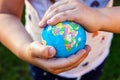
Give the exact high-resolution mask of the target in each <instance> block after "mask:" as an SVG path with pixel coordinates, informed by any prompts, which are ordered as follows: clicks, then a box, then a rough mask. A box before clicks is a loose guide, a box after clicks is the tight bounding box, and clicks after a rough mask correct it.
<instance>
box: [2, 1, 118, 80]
mask: <svg viewBox="0 0 120 80" xmlns="http://www.w3.org/2000/svg"><path fill="white" fill-rule="evenodd" d="M119 5H120V0H115V2H114V6H119ZM24 14H25V12H23V17H22V20H21V21H22V22H23V24H25V19H24ZM111 16H112V14H111ZM119 60H120V34H114V38H113V40H112V45H111V48H110V54H109V56H108V58H107V61H106V64H105V68H104V72H103V74H102V76H101V79H100V80H120V62H119ZM0 80H32V78H31V75H30V73H29V67H28V64H27V63H26V62H24V61H22V60H20V59H18V58H17V57H16V56H15V55H13V54H12V53H11V52H10V51H9V50H8V49H7V48H5V47H4V46H3V45H2V44H1V43H0Z"/></svg>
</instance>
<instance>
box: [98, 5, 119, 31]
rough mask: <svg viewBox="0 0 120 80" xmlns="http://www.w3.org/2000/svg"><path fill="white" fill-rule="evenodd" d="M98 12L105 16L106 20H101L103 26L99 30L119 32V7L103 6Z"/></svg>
mask: <svg viewBox="0 0 120 80" xmlns="http://www.w3.org/2000/svg"><path fill="white" fill-rule="evenodd" d="M100 12H101V13H103V14H104V15H105V17H106V21H105V22H103V23H104V26H102V27H101V30H102V31H109V32H114V33H120V7H111V8H103V9H100ZM101 21H102V20H101Z"/></svg>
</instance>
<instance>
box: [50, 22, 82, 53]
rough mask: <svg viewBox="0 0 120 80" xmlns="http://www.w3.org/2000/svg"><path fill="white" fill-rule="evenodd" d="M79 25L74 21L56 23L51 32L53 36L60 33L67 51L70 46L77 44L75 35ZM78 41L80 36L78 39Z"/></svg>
mask: <svg viewBox="0 0 120 80" xmlns="http://www.w3.org/2000/svg"><path fill="white" fill-rule="evenodd" d="M78 29H79V26H78V25H77V24H75V23H74V22H71V24H62V23H58V24H57V25H56V26H55V27H53V28H52V34H53V35H54V36H58V35H61V36H62V37H63V39H64V45H65V47H66V49H67V50H68V51H70V50H71V49H72V47H73V46H74V44H75V46H76V47H77V46H78V42H76V39H75V38H76V36H77V34H78ZM78 40H79V41H80V38H79V39H78Z"/></svg>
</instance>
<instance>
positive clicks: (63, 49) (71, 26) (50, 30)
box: [42, 21, 86, 58]
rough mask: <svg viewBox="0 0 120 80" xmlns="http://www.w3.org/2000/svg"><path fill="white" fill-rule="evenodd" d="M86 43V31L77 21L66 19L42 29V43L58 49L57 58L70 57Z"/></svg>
mask: <svg viewBox="0 0 120 80" xmlns="http://www.w3.org/2000/svg"><path fill="white" fill-rule="evenodd" d="M85 43H86V32H85V30H84V29H83V28H82V26H81V25H79V24H78V23H76V22H72V21H64V22H60V23H58V24H56V25H54V26H50V25H47V26H46V27H45V28H44V29H43V31H42V44H43V45H50V46H53V47H54V48H55V49H56V56H55V57H57V58H60V57H69V56H71V55H72V54H75V53H76V52H77V51H78V50H80V49H83V48H84V47H85Z"/></svg>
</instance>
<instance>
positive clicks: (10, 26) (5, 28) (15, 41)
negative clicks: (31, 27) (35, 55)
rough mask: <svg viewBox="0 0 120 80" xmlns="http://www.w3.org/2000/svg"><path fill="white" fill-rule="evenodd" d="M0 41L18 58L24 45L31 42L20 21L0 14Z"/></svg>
mask: <svg viewBox="0 0 120 80" xmlns="http://www.w3.org/2000/svg"><path fill="white" fill-rule="evenodd" d="M0 41H1V42H2V44H4V45H5V46H6V47H7V48H9V49H10V50H11V51H12V52H13V53H15V55H17V56H18V57H20V55H21V53H22V51H23V49H24V47H25V45H27V44H29V43H31V42H32V38H31V37H30V35H29V34H28V33H27V32H26V30H25V28H24V26H23V25H22V23H21V22H20V20H19V19H18V18H17V17H15V16H13V15H9V14H0Z"/></svg>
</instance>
